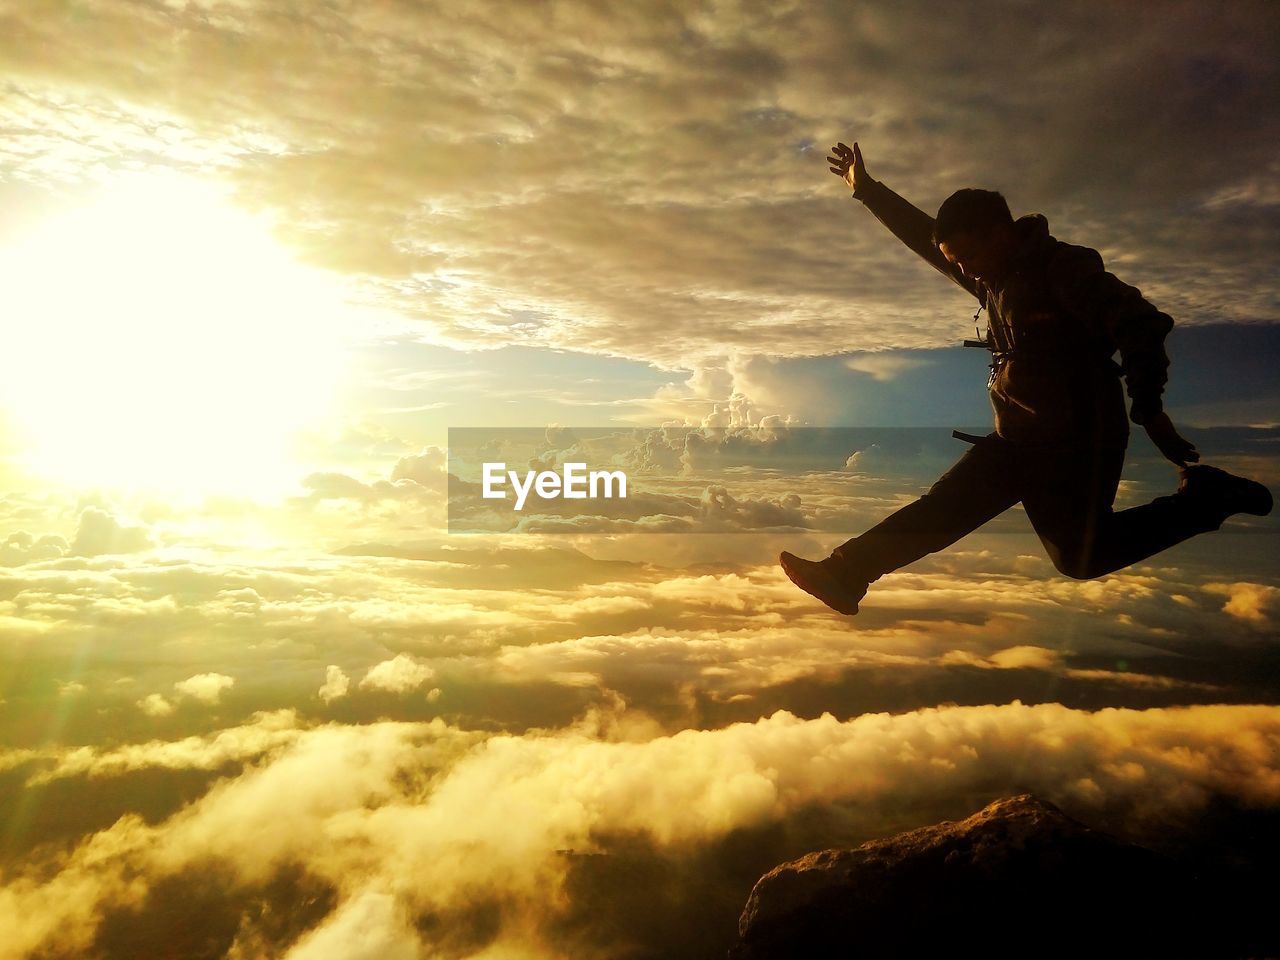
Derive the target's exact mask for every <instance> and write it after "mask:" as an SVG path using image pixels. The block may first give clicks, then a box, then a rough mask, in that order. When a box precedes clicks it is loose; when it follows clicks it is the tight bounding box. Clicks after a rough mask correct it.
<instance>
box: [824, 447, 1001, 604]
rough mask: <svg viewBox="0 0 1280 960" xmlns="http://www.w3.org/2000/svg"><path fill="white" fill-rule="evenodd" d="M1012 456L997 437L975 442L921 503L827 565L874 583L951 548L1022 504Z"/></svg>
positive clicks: (836, 553)
mask: <svg viewBox="0 0 1280 960" xmlns="http://www.w3.org/2000/svg"><path fill="white" fill-rule="evenodd" d="M1012 454H1013V451H1012V450H1011V448H1010V447H1009V444H1008V442H1007V441H1004V440H1001V439H1000V438H999V437H997V436H995V435H994V434H992V435H991V436H989V437H986V438H984V439H983V440H981V441H979V442H978V443H975V444H974V445H973V447H971V448H970V449H969V450H968V451H966V452H965V454H964V456H962V457H961V458H960V459H959V460H958V461H957V462H956V463H955V465H954V466H952V467H951V469H950V470H948V471H947V472H946V473H944V474H943V475H942V476H941V477H939V478H938V480H937V482H935V483H934V484H933V486H931V487H930V488H929V490H928V491H927V492H926V493H925V494H924V495H923V496H921V497H920V498H919V499H918V500H915V501H914V502H912V503H909V504H907V505H906V506H905V507H903V508H902V509H900V510H898V511H897V512H895V513H893V514H891V515H890V516H888V517H886V518H885V519H884V520H882V521H881V522H880V523H878V524H876V525H875V526H874V527H872V528H871V529H870V530H868V531H867V532H866V533H864V534H862V535H861V536H857V537H854V538H853V539H852V540H847V541H845V542H844V543H842V544H841V545H840V546H838V547H836V548H835V550H833V551H832V552H831V556H830V558H828V561H824V563H825V562H830V563H831V564H832V565H833V567H835V568H836V569H837V570H839V571H840V572H841V573H842V574H843V575H844V576H846V577H848V578H850V579H853V580H857V581H863V582H871V581H873V580H878V579H879V578H880V577H881V576H883V575H884V574H886V573H890V572H891V571H894V570H897V569H898V568H900V567H904V566H906V565H907V564H909V563H911V562H912V561H914V560H919V559H920V558H921V557H923V556H926V555H927V554H930V553H934V552H935V551H938V550H942V549H944V548H946V547H949V546H950V545H951V544H953V543H955V542H956V541H957V540H959V539H960V538H961V537H963V536H965V535H966V534H968V533H971V532H973V531H974V530H976V529H978V527H980V526H982V525H983V524H984V523H986V522H987V521H988V520H991V519H992V518H994V517H997V516H999V515H1000V514H1001V513H1003V512H1004V511H1005V510H1007V509H1009V508H1010V507H1012V506H1013V505H1014V504H1015V503H1017V502H1018V500H1019V499H1021V490H1020V489H1019V484H1018V482H1017V479H1016V476H1017V475H1016V471H1015V470H1014V469H1012V466H1011V462H1010V461H1011V456H1012Z"/></svg>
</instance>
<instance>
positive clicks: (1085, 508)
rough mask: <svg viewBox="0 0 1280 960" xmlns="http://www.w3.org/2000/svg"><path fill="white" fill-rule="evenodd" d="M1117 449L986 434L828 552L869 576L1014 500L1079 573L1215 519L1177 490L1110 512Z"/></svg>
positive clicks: (949, 539) (968, 528) (1056, 559)
mask: <svg viewBox="0 0 1280 960" xmlns="http://www.w3.org/2000/svg"><path fill="white" fill-rule="evenodd" d="M1124 453H1125V451H1124V447H1114V446H1113V447H1106V446H1087V445H1081V446H1041V447H1035V446H1030V445H1020V444H1014V443H1011V442H1009V441H1007V440H1003V439H1001V438H1000V437H999V436H997V435H996V434H994V433H993V434H990V435H988V436H987V437H985V438H983V439H982V440H980V441H979V442H977V443H975V444H974V445H973V446H972V447H971V448H970V449H969V450H968V451H967V452H966V453H965V454H964V456H962V457H961V458H960V459H959V461H957V462H956V464H955V465H954V466H953V467H952V468H951V469H950V470H948V471H947V472H946V473H944V474H943V475H942V476H941V477H940V478H939V479H938V481H937V482H936V483H935V484H934V485H933V486H932V487H930V488H929V490H928V492H927V493H925V494H924V495H923V496H922V497H920V499H918V500H916V501H915V502H914V503H910V504H908V505H907V506H905V507H903V508H902V509H901V510H899V511H897V512H896V513H894V514H892V515H891V516H889V517H887V518H886V519H885V520H883V521H881V522H880V523H878V524H876V526H874V527H872V528H871V529H870V530H868V531H867V532H866V533H864V534H862V535H861V536H859V537H854V538H853V539H852V540H849V541H846V542H845V543H843V544H841V545H840V546H838V547H837V548H836V549H835V550H834V551H832V554H831V556H832V558H834V561H835V562H836V563H838V564H839V565H840V566H841V567H843V568H844V569H846V570H847V571H848V572H849V574H850V575H851V576H853V577H854V578H856V579H860V580H866V581H870V580H876V579H878V578H879V577H881V576H882V575H884V574H886V573H889V572H890V571H893V570H897V569H898V568H899V567H903V566H906V565H907V564H908V563H911V562H912V561H913V560H918V559H920V558H921V557H923V556H925V555H926V554H929V553H933V552H934V551H937V550H942V549H943V548H944V547H948V546H950V545H951V544H953V543H955V542H956V541H957V540H959V539H960V538H961V537H963V536H964V535H965V534H967V533H971V532H972V531H974V530H976V529H978V527H980V526H982V525H983V524H984V523H986V522H987V521H988V520H991V519H992V518H994V517H996V516H999V515H1000V514H1001V513H1003V512H1004V511H1005V510H1008V509H1009V508H1010V507H1012V506H1013V505H1014V504H1016V503H1018V502H1019V501H1021V502H1022V505H1023V507H1024V509H1025V510H1026V511H1027V517H1028V518H1029V519H1030V520H1031V525H1032V527H1034V528H1035V531H1036V533H1037V534H1038V535H1039V537H1040V541H1041V542H1042V543H1043V544H1044V547H1045V550H1046V551H1047V552H1048V554H1049V559H1050V560H1052V561H1053V565H1054V566H1055V567H1057V569H1058V570H1059V571H1060V572H1062V573H1064V574H1066V575H1067V576H1069V577H1074V578H1076V579H1078V580H1088V579H1090V578H1092V577H1100V576H1103V575H1104V574H1107V573H1111V572H1112V571H1114V570H1119V569H1120V568H1122V567H1127V566H1128V565H1129V564H1131V563H1137V562H1138V561H1140V560H1145V559H1146V558H1147V557H1150V556H1152V555H1153V554H1156V553H1159V552H1160V551H1161V550H1164V549H1167V548H1168V547H1171V546H1173V545H1174V544H1175V543H1181V542H1182V541H1183V540H1186V539H1187V538H1188V537H1192V536H1195V535H1196V534H1197V533H1204V532H1205V531H1208V530H1216V529H1217V528H1218V527H1219V526H1221V524H1222V521H1223V519H1224V518H1223V517H1222V516H1213V515H1211V514H1210V513H1208V512H1207V510H1206V508H1205V506H1204V505H1203V504H1201V503H1199V502H1197V501H1196V500H1194V499H1193V498H1191V497H1189V496H1186V495H1184V494H1173V495H1171V496H1167V497H1158V498H1157V499H1155V500H1153V501H1152V502H1151V503H1148V504H1144V505H1143V506H1140V507H1131V508H1130V509H1128V510H1121V511H1119V512H1116V511H1113V510H1112V509H1111V505H1112V503H1113V502H1114V500H1115V496H1116V487H1117V486H1118V485H1119V482H1120V470H1121V468H1122V467H1123V465H1124Z"/></svg>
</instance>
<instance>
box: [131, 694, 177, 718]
mask: <svg viewBox="0 0 1280 960" xmlns="http://www.w3.org/2000/svg"><path fill="white" fill-rule="evenodd" d="M138 709H139V710H141V711H142V712H143V713H145V714H146V715H147V716H148V717H167V716H169V714H171V713H173V704H172V703H171V702H170V701H168V700H166V699H165V698H164V697H163V696H162V695H161V694H158V693H149V694H147V695H146V696H145V697H143V698H142V699H141V700H139V701H138Z"/></svg>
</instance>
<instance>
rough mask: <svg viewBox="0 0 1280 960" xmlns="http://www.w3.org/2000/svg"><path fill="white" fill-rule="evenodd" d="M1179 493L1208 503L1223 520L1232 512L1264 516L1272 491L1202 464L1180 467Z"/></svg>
mask: <svg viewBox="0 0 1280 960" xmlns="http://www.w3.org/2000/svg"><path fill="white" fill-rule="evenodd" d="M1181 473H1182V481H1181V482H1180V483H1179V484H1178V492H1179V493H1182V494H1186V495H1187V496H1190V497H1195V498H1196V499H1197V500H1201V501H1203V502H1204V503H1205V504H1207V505H1210V506H1212V507H1213V508H1214V510H1215V511H1216V512H1217V513H1219V514H1220V515H1221V516H1222V518H1223V519H1226V518H1227V517H1229V516H1231V515H1232V514H1233V513H1250V514H1253V515H1254V516H1255V517H1265V516H1266V515H1267V514H1269V513H1270V512H1271V505H1272V499H1271V491H1270V490H1268V489H1267V488H1266V487H1264V486H1263V485H1262V484H1260V483H1258V481H1257V480H1249V479H1248V478H1246V477H1237V476H1236V475H1235V474H1233V473H1227V471H1225V470H1219V469H1218V468H1217V467H1210V466H1207V465H1205V464H1199V463H1197V464H1193V465H1192V466H1189V467H1183V468H1182V471H1181Z"/></svg>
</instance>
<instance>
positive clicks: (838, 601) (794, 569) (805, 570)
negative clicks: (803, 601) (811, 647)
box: [778, 550, 869, 616]
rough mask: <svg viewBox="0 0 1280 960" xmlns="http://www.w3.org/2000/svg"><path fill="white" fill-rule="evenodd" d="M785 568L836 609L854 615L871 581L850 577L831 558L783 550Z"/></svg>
mask: <svg viewBox="0 0 1280 960" xmlns="http://www.w3.org/2000/svg"><path fill="white" fill-rule="evenodd" d="M778 562H779V563H781V564H782V569H783V571H784V572H785V573H786V575H787V576H788V577H790V578H791V582H792V583H794V584H795V585H796V586H797V587H799V588H800V589H801V590H803V591H804V592H805V593H807V594H810V595H811V596H814V597H817V598H818V599H819V600H821V601H822V602H823V603H825V604H826V605H827V606H828V607H830V608H831V609H832V610H834V611H836V612H837V613H843V614H845V615H846V616H853V615H854V614H855V613H857V612H858V601H859V600H861V599H862V598H863V597H864V596H866V593H867V587H868V586H869V583H868V582H867V581H865V580H852V579H849V577H848V575H847V574H844V573H843V572H841V571H840V570H839V569H838V568H837V567H836V566H835V564H834V563H833V562H831V560H830V558H828V559H827V560H821V561H815V560H805V559H804V558H803V557H797V556H796V555H795V554H792V553H787V551H785V550H783V551H782V553H781V554H780V555H779V557H778Z"/></svg>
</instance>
